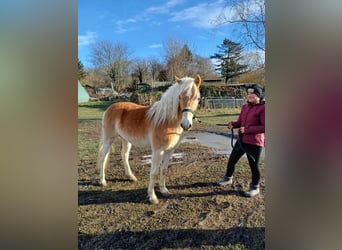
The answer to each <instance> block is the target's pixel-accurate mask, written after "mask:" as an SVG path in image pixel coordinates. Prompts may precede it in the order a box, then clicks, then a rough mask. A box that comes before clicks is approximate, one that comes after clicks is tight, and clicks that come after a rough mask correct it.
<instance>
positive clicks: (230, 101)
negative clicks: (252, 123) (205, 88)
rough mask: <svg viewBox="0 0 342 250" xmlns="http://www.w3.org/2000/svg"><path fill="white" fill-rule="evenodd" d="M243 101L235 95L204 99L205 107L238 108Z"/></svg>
mask: <svg viewBox="0 0 342 250" xmlns="http://www.w3.org/2000/svg"><path fill="white" fill-rule="evenodd" d="M244 103H245V100H244V99H241V98H235V97H225V98H206V99H205V107H206V108H209V109H221V108H240V107H241V106H242V105H243V104H244Z"/></svg>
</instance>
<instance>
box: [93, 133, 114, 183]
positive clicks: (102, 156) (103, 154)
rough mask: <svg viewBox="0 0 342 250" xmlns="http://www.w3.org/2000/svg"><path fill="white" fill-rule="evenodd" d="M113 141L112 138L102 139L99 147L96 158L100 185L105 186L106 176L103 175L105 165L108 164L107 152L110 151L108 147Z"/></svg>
mask: <svg viewBox="0 0 342 250" xmlns="http://www.w3.org/2000/svg"><path fill="white" fill-rule="evenodd" d="M112 143H113V139H111V138H110V139H104V140H103V141H102V142H101V144H100V148H99V155H98V160H97V166H98V167H100V185H102V186H106V185H107V182H106V177H105V171H106V166H108V162H109V153H110V148H111V145H112Z"/></svg>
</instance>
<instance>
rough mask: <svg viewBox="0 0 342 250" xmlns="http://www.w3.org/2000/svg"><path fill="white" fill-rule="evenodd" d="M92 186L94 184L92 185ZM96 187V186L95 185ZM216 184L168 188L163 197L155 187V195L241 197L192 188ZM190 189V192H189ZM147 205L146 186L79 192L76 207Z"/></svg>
mask: <svg viewBox="0 0 342 250" xmlns="http://www.w3.org/2000/svg"><path fill="white" fill-rule="evenodd" d="M83 185H92V183H91V182H86V183H83ZM93 185H94V184H93ZM95 185H96V186H98V185H97V184H95ZM217 186H218V185H217V184H216V183H194V184H189V185H177V186H168V188H169V189H170V190H171V194H170V195H169V196H163V195H162V194H161V193H160V192H159V189H158V186H156V187H155V192H156V195H157V196H158V199H160V200H172V199H180V198H184V197H188V198H191V197H206V196H213V195H234V196H243V191H242V190H235V189H229V190H224V189H221V188H213V189H212V190H211V191H209V192H194V191H193V188H197V187H217ZM190 188H192V190H190ZM172 189H174V190H185V189H189V192H188V193H178V192H177V191H174V192H172ZM124 202H131V203H149V202H148V197H147V186H146V188H140V189H134V190H117V191H113V190H90V191H88V190H87V191H79V192H78V205H79V206H83V205H91V204H105V203H124Z"/></svg>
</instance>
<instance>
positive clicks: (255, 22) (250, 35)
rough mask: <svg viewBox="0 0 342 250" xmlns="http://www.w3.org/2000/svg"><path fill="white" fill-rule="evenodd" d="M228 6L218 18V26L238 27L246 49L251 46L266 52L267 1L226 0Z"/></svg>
mask: <svg viewBox="0 0 342 250" xmlns="http://www.w3.org/2000/svg"><path fill="white" fill-rule="evenodd" d="M226 1H227V6H226V7H224V9H223V10H222V12H221V14H220V15H219V16H218V17H217V20H216V22H217V24H218V25H222V24H225V23H230V24H234V25H236V26H237V29H238V30H239V32H241V36H240V37H244V38H245V41H244V42H243V41H241V42H243V43H244V44H245V47H246V46H248V45H249V44H251V45H253V46H254V47H255V48H257V49H259V50H262V51H265V0H229V1H228V0H226Z"/></svg>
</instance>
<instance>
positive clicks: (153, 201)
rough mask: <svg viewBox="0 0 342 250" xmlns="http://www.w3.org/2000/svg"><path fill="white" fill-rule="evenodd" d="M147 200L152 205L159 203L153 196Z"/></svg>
mask: <svg viewBox="0 0 342 250" xmlns="http://www.w3.org/2000/svg"><path fill="white" fill-rule="evenodd" d="M149 200H150V203H151V204H153V205H156V204H158V203H159V200H158V199H157V198H154V199H153V198H150V199H149Z"/></svg>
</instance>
